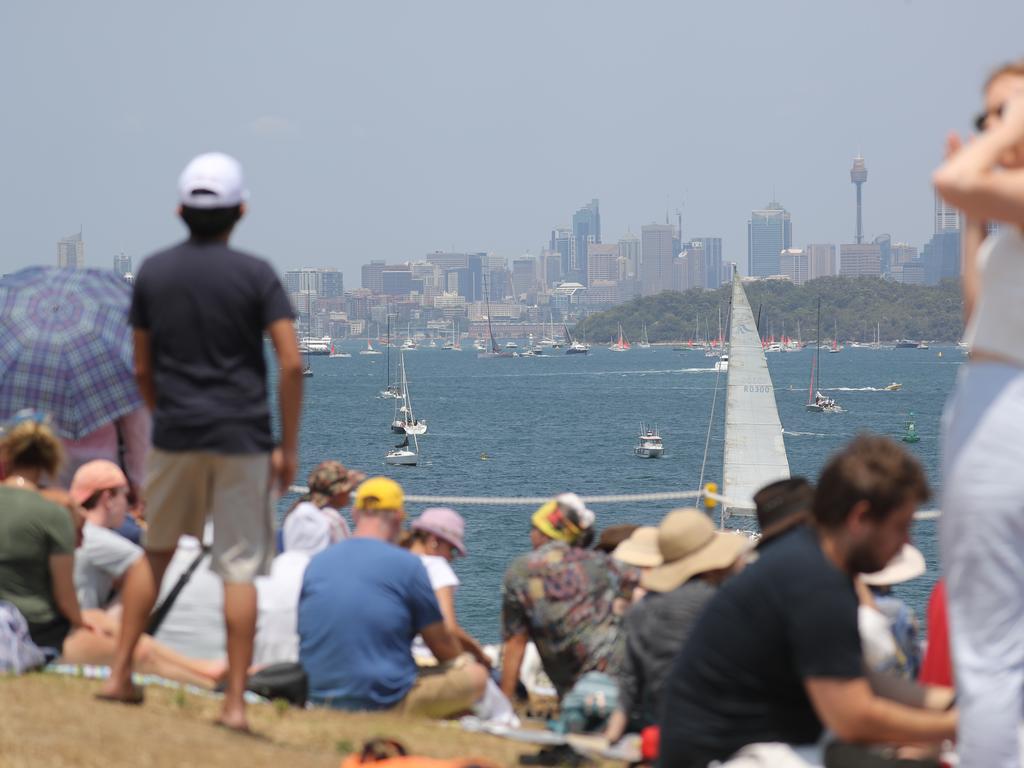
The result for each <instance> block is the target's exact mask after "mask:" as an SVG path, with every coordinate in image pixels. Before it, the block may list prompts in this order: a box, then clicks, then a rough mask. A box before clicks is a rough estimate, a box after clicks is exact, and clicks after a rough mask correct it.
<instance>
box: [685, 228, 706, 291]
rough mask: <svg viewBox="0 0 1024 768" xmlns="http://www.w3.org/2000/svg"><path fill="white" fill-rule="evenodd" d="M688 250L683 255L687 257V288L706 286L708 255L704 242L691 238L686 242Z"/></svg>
mask: <svg viewBox="0 0 1024 768" xmlns="http://www.w3.org/2000/svg"><path fill="white" fill-rule="evenodd" d="M685 246H686V250H684V251H683V253H682V255H683V256H685V257H686V280H685V283H686V289H687V290H689V289H690V288H705V287H706V286H707V282H708V278H707V271H706V270H707V266H708V264H707V257H706V256H705V254H704V242H703V241H702V240H691V241H690V242H688V243H686V244H685Z"/></svg>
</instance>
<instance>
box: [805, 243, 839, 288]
mask: <svg viewBox="0 0 1024 768" xmlns="http://www.w3.org/2000/svg"><path fill="white" fill-rule="evenodd" d="M804 253H806V254H807V271H808V279H809V280H814V279H816V278H819V277H832V276H834V275H836V274H838V270H837V269H836V247H835V246H834V245H832V244H831V243H811V244H810V245H808V246H806V247H805V248H804Z"/></svg>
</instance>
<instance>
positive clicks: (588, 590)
mask: <svg viewBox="0 0 1024 768" xmlns="http://www.w3.org/2000/svg"><path fill="white" fill-rule="evenodd" d="M637 579H638V574H637V572H636V571H634V570H633V569H631V568H628V567H626V566H623V565H621V564H619V563H617V562H616V561H615V560H613V559H612V558H610V557H609V556H608V555H606V554H605V553H603V552H599V551H595V550H589V549H581V548H579V547H572V546H569V545H568V544H565V543H563V542H560V541H552V542H550V543H548V544H545V545H544V546H542V547H540V548H538V549H535V550H533V551H532V552H530V553H528V554H525V555H522V556H521V557H518V558H516V559H515V560H514V561H513V562H512V564H511V565H510V566H509V569H508V571H506V573H505V581H504V584H503V585H502V605H501V625H502V637H503V639H504V640H508V639H509V638H510V637H512V636H514V635H520V634H523V633H524V632H525V633H526V634H527V635H528V636H529V637H530V639H531V640H533V642H534V643H536V645H537V650H538V651H539V652H540V658H541V661H542V662H543V663H544V671H545V672H547V674H548V677H550V678H551V682H552V683H554V685H555V688H556V689H557V691H558V696H559V698H561V697H562V696H564V695H565V694H566V693H568V692H569V690H570V689H572V687H573V685H575V683H576V681H577V680H578V679H579V678H580V676H582V675H584V674H586V673H587V672H605V673H607V674H608V675H611V676H613V677H614V676H616V675H617V674H618V672H619V668H620V667H621V665H622V659H623V655H624V649H625V633H624V631H623V629H622V615H621V613H622V610H623V609H624V607H625V606H626V605H628V601H629V598H630V596H631V595H632V592H633V588H634V587H635V586H636V583H637ZM618 598H622V600H618Z"/></svg>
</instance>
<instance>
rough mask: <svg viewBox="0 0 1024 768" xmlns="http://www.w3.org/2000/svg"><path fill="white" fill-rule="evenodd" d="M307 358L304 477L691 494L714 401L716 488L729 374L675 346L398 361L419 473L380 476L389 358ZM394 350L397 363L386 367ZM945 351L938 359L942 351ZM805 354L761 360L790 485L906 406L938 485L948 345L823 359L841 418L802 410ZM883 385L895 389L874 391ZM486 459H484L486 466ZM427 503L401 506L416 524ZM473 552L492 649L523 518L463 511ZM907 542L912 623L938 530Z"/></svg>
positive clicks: (616, 516) (507, 491)
mask: <svg viewBox="0 0 1024 768" xmlns="http://www.w3.org/2000/svg"><path fill="white" fill-rule="evenodd" d="M348 348H349V349H350V351H352V352H353V355H352V357H351V358H340V359H329V358H326V357H314V358H312V366H313V370H314V376H313V377H312V378H307V379H306V380H305V385H306V390H305V402H304V407H303V417H302V430H301V447H300V466H299V478H298V479H299V480H302V479H304V478H305V476H306V474H307V473H308V472H309V471H310V470H311V469H312V468H313V467H314V466H315V465H316V464H317V463H318V462H319V461H321V460H323V459H325V458H336V459H339V460H341V461H342V462H344V463H345V464H346V465H348V466H352V467H358V468H360V469H362V470H363V471H365V472H367V473H369V474H384V475H388V476H390V477H393V478H394V479H396V480H398V481H399V482H400V483H402V485H403V487H404V488H405V490H406V493H410V494H429V495H442V494H447V495H454V496H469V495H473V496H550V495H554V494H556V493H559V492H562V491H575V492H577V493H579V494H581V495H588V494H608V493H639V492H648V491H666V490H694V489H696V488H697V487H698V481H699V477H700V471H701V461H702V458H703V456H704V444H705V436H706V433H707V429H708V424H709V416H710V413H711V407H712V401H713V400H714V398H715V392H716V386H717V388H718V389H717V391H718V396H717V403H716V406H715V409H716V410H715V418H714V421H713V423H712V429H711V441H710V449H709V452H708V458H707V467H706V470H705V481H708V480H714V481H716V482H719V483H720V482H721V470H722V434H723V410H722V409H723V407H724V390H725V374H722V375H721V376H720V377H719V376H718V375H716V373H715V372H714V370H713V369H712V366H713V363H714V361H713V359H711V358H706V357H705V356H704V355H703V353H701V352H675V351H672V350H670V349H668V348H656V349H651V350H640V349H633V350H631V351H629V352H626V353H613V352H610V351H608V350H606V349H604V348H595V349H594V350H593V351H592V352H591V354H590V355H586V356H583V355H572V356H566V355H561V354H559V355H554V356H550V357H539V358H514V359H508V358H502V359H484V360H480V359H477V357H476V354H475V352H472V351H469V350H468V349H467V350H466V351H464V352H461V353H457V352H445V351H442V350H440V349H437V350H434V349H421V350H417V351H415V352H411V353H408V354H406V356H405V359H406V367H407V372H408V379H409V387H410V392H411V395H412V398H413V408H414V411H415V414H416V416H417V418H423V419H426V420H427V422H428V425H429V431H428V433H427V434H426V435H425V436H423V437H421V438H420V452H421V462H420V464H419V466H416V467H388V466H385V464H384V454H385V452H386V451H387V450H388V448H390V447H391V446H392V445H394V444H395V443H397V442H398V440H399V437H398V436H396V435H393V434H392V433H391V432H390V431H389V425H390V423H391V420H392V418H393V416H394V407H395V406H394V402H395V401H393V400H384V399H380V398H379V397H378V396H377V395H378V393H379V391H380V390H381V389H383V387H384V384H385V375H386V366H385V356H384V355H381V356H379V357H367V356H359V355H357V354H355V352H356V351H357V350H358V348H359V347H358V345H356V344H353V345H351V346H350V347H348ZM396 354H397V353H396V352H394V351H393V352H392V355H391V363H392V366H394V365H395V360H396ZM940 355H941V356H940ZM812 356H813V351H812V350H811V349H806V350H804V351H802V352H798V353H775V354H770V355H768V361H769V368H770V370H771V374H772V379H773V381H774V384H775V389H776V401H777V403H778V408H779V415H780V417H781V420H782V424H783V428H784V430H785V433H786V449H787V452H788V454H789V463H790V468H791V471H792V473H793V474H794V475H805V476H807V477H809V478H812V479H813V478H815V477H816V476H817V474H818V472H819V470H820V469H821V467H822V465H823V463H824V462H825V460H826V459H827V457H828V456H829V454H830V453H832V452H833V451H834V450H836V449H837V448H839V447H840V446H842V445H843V444H844V443H845V442H846V441H847V440H849V439H850V438H851V437H853V436H854V435H855V434H857V433H858V432H860V431H863V430H871V431H874V432H879V433H882V434H887V435H891V436H893V437H895V438H898V437H899V436H900V435H902V434H903V430H904V422H905V419H906V415H907V412H908V411H913V412H914V414H915V415H916V417H917V429H918V432H919V434H920V435H921V441H920V442H919V443H917V444H914V445H909V446H908V449H909V450H911V451H912V452H913V453H914V454H915V455H917V456H918V458H919V459H920V460H921V462H922V463H923V464H924V467H925V469H926V471H927V474H928V478H929V482H930V483H931V484H932V487H933V489H934V490H935V491H938V486H939V481H940V478H939V419H940V415H941V410H942V407H943V404H944V402H945V399H946V397H947V395H948V394H949V392H950V390H951V389H952V386H953V382H954V379H955V376H956V371H957V369H958V367H959V365H960V364H961V363H962V362H963V361H964V360H965V359H966V358H964V357H963V355H962V354H961V353H960V352H959V351H958V350H957V349H956V348H953V347H934V346H933V347H932V348H931V349H929V350H918V349H896V350H869V349H847V350H845V351H843V352H841V353H839V354H825V353H824V352H822V354H821V384H822V386H823V387H824V388H825V389H826V390H830V394H831V395H832V396H834V397H835V398H836V399H837V400H838V401H839V403H840V404H841V405H842V406H843V408H844V409H846V412H845V413H841V414H821V413H809V412H807V411H805V409H804V407H803V406H804V403H805V402H806V399H807V387H808V379H809V375H810V365H811V357H812ZM891 381H898V382H901V383H902V384H903V389H902V390H901V391H898V392H884V391H870V390H868V389H865V388H872V387H873V388H879V389H880V388H881V387H883V386H885V385H886V384H888V383H889V382H891ZM641 421H648V422H657V424H658V426H659V427H660V429H661V434H662V436H663V438H664V441H665V446H666V453H665V456H664V457H663V458H662V459H659V460H649V459H638V458H635V457H634V456H633V454H632V449H633V444H634V439H635V436H636V433H637V430H638V428H639V424H640V422H641ZM481 454H487V456H489V459H488V460H482V459H481ZM673 506H679V505H672V504H669V503H660V504H632V505H614V506H612V505H598V506H595V511H596V512H597V516H598V526H599V527H603V526H606V525H609V524H612V523H622V522H629V523H643V524H649V525H656V524H657V522H658V520H659V519H660V518H661V517H662V516H663V515H664V513H665V512H667V511H668V510H669V509H670V508H672V507H673ZM420 511H421V509H420V507H418V506H416V505H410V509H409V512H410V514H411V515H413V516H414V515H416V514H418V513H419V512H420ZM459 511H460V512H461V513H462V515H463V516H464V517H465V518H466V525H467V538H466V543H467V546H468V548H469V552H470V554H469V557H467V558H464V559H461V560H459V561H457V562H456V564H455V570H456V572H457V573H458V574H459V577H460V578H461V579H462V587H461V588H460V590H459V594H458V600H457V603H458V612H459V616H460V621H461V622H462V623H463V625H464V626H465V627H466V628H467V629H468V630H469V631H470V632H471V633H473V634H475V635H476V636H477V637H478V638H480V639H481V640H483V641H485V642H493V641H496V640H497V639H498V636H499V632H500V628H499V611H500V590H501V578H502V575H503V573H504V571H505V568H506V567H507V565H508V563H509V562H510V561H511V560H512V559H513V558H514V557H515V556H517V555H519V554H521V553H523V552H525V551H527V550H528V549H529V540H528V534H529V529H530V524H529V516H530V513H531V512H532V511H533V509H532V507H522V506H508V507H493V506H490V507H465V508H460V509H459ZM914 541H915V543H916V544H917V545H918V546H919V547H920V548H921V550H922V552H923V553H924V554H925V557H926V559H927V561H928V565H929V573H928V575H927V576H926V577H923V578H920V579H917V580H916V581H914V582H911V583H909V584H907V585H904V586H902V587H901V588H900V591H901V594H902V595H903V596H904V597H905V598H906V599H907V600H908V602H910V603H911V604H912V605H913V606H915V608H917V609H918V612H919V615H920V614H921V613H922V611H923V606H924V604H925V601H926V599H927V594H928V591H929V590H930V588H931V584H932V583H933V582H934V579H935V572H936V567H937V542H936V524H935V523H934V522H927V521H926V522H919V523H916V524H915V530H914Z"/></svg>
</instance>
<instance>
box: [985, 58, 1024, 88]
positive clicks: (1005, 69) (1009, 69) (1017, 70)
mask: <svg viewBox="0 0 1024 768" xmlns="http://www.w3.org/2000/svg"><path fill="white" fill-rule="evenodd" d="M1004 75H1009V76H1010V77H1024V59H1017V60H1016V61H1009V62H1007V63H1006V64H1003V65H1001V66H999V67H997V68H996V69H994V70H993V71H992V74H990V75H989V76H988V79H987V80H986V81H985V87H984V88H982V91H987V90H988V89H989V86H991V85H992V83H994V82H995V81H996V80H998V79H999V78H1000V77H1003V76H1004Z"/></svg>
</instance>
